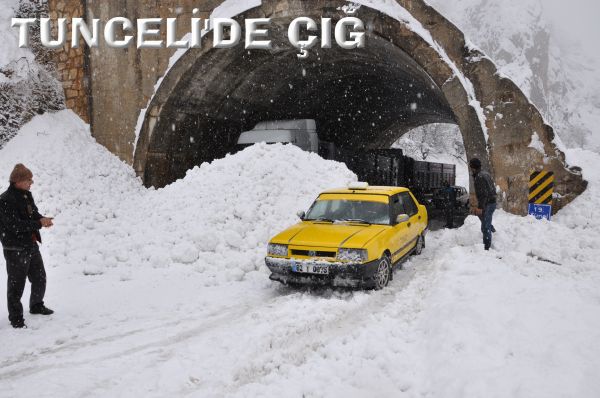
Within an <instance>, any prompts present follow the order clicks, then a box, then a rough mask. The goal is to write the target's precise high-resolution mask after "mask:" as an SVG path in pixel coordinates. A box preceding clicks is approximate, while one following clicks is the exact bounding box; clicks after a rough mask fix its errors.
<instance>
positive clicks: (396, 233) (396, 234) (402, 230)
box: [390, 194, 409, 262]
mask: <svg viewBox="0 0 600 398" xmlns="http://www.w3.org/2000/svg"><path fill="white" fill-rule="evenodd" d="M390 206H391V213H392V214H391V217H392V225H393V227H392V236H391V239H390V241H391V243H390V251H391V252H392V262H396V261H398V259H399V258H400V257H402V255H403V252H404V250H405V248H406V245H407V243H408V242H407V237H408V236H409V234H408V229H409V227H408V222H403V223H400V224H396V218H398V216H399V215H401V214H406V209H405V208H404V202H403V201H402V198H401V197H400V195H399V194H396V195H393V196H392V197H391V198H390Z"/></svg>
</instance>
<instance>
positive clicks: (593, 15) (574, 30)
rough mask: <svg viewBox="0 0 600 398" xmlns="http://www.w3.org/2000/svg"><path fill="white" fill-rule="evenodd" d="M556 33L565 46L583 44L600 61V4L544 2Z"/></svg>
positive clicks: (576, 0)
mask: <svg viewBox="0 0 600 398" xmlns="http://www.w3.org/2000/svg"><path fill="white" fill-rule="evenodd" d="M542 4H544V7H545V10H546V12H547V13H548V17H549V20H550V21H551V22H552V24H553V27H554V29H555V33H559V34H560V36H563V39H564V40H565V43H564V44H568V43H572V42H575V43H581V45H583V46H584V47H585V49H586V50H587V51H590V52H593V53H594V54H595V58H596V60H598V61H600V50H599V49H600V43H599V40H600V23H598V22H599V20H600V2H599V1H598V0H568V1H565V0H543V1H542Z"/></svg>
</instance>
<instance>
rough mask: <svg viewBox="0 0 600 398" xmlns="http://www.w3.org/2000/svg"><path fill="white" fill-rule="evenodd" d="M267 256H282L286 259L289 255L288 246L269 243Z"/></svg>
mask: <svg viewBox="0 0 600 398" xmlns="http://www.w3.org/2000/svg"><path fill="white" fill-rule="evenodd" d="M267 254H268V255H269V256H281V257H285V256H287V254H288V245H280V244H277V243H269V246H268V247H267Z"/></svg>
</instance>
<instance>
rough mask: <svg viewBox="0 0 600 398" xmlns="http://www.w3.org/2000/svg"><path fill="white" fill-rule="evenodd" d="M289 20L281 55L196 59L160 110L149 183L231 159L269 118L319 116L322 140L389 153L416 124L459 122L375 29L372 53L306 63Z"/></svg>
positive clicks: (317, 55)
mask: <svg viewBox="0 0 600 398" xmlns="http://www.w3.org/2000/svg"><path fill="white" fill-rule="evenodd" d="M341 16H343V15H341ZM339 17H340V15H339V14H338V15H337V18H339ZM290 20H291V19H290V18H275V19H273V20H272V22H271V24H270V27H269V31H270V34H269V38H270V39H271V40H272V41H273V49H272V50H250V51H249V50H246V49H244V46H243V45H238V46H237V47H235V48H232V49H216V48H210V49H209V50H207V51H206V52H205V53H204V54H203V55H202V56H200V57H197V59H195V60H194V62H191V63H190V65H189V68H187V69H186V70H185V73H183V74H182V75H181V76H180V77H179V78H178V79H177V83H176V84H175V85H174V86H173V88H172V90H171V92H170V95H168V97H166V98H165V101H164V103H163V104H161V106H160V116H159V117H157V118H156V121H155V126H154V128H153V129H152V130H153V132H152V136H151V139H150V141H149V142H148V143H147V152H146V156H145V167H144V171H143V180H144V183H145V185H147V186H154V187H162V186H165V185H167V184H169V183H171V182H173V181H175V180H177V179H179V178H182V177H183V176H184V175H185V173H186V171H187V170H189V169H191V168H193V167H194V166H196V165H200V164H202V163H203V162H210V161H212V160H214V159H217V158H221V157H224V156H225V155H226V154H227V153H231V152H233V151H234V150H235V146H236V143H237V139H238V137H239V135H240V134H241V133H242V132H243V131H247V130H251V129H252V128H253V127H254V126H255V125H256V124H257V123H258V122H261V121H266V120H289V119H314V120H315V121H316V123H317V132H318V134H319V139H320V140H323V141H328V142H333V143H334V144H335V145H336V147H337V148H340V149H348V150H361V149H367V148H368V149H375V148H390V146H391V145H392V144H393V143H394V142H395V141H397V140H398V138H399V137H401V136H402V134H404V133H406V132H407V131H409V130H410V129H412V128H414V127H417V126H421V125H425V124H429V123H456V122H457V121H456V117H455V115H454V113H453V111H452V109H451V107H450V105H449V104H448V101H447V99H446V98H445V96H444V93H443V92H442V90H441V89H440V87H439V86H438V85H437V84H436V82H435V81H434V80H433V79H432V77H431V76H430V75H429V74H428V73H427V72H426V71H425V70H424V69H423V68H422V67H421V66H420V65H419V64H418V63H417V62H416V61H415V60H414V59H413V58H412V57H411V56H409V55H408V54H407V53H406V52H405V51H403V50H402V49H401V48H400V47H399V46H397V45H395V44H394V43H393V42H391V41H390V40H388V39H386V38H384V37H381V36H380V35H378V34H377V33H376V32H373V31H372V30H369V29H367V38H366V46H365V48H361V49H353V50H346V49H342V48H341V47H339V46H335V45H334V46H333V47H332V48H328V49H321V48H318V47H314V48H313V49H311V50H310V55H309V57H308V58H307V59H299V58H298V57H297V54H298V50H297V49H296V48H294V47H292V46H291V45H290V44H289V40H288V38H287V26H288V25H289V22H290ZM317 20H318V19H317ZM193 51H194V50H190V51H189V52H193Z"/></svg>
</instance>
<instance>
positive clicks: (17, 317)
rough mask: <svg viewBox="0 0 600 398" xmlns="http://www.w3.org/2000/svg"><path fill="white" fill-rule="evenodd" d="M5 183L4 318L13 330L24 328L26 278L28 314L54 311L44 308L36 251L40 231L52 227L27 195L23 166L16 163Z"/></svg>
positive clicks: (0, 206) (0, 225) (29, 177)
mask: <svg viewBox="0 0 600 398" xmlns="http://www.w3.org/2000/svg"><path fill="white" fill-rule="evenodd" d="M9 181H10V186H9V188H8V189H7V190H6V192H4V193H3V194H2V195H0V241H1V242H2V247H3V249H4V258H5V259H6V271H7V273H8V286H7V301H8V319H9V321H10V323H11V325H12V326H13V327H14V328H25V327H27V326H26V325H25V321H24V319H23V305H22V304H21V297H22V296H23V290H24V289H25V280H26V279H27V278H29V281H30V282H31V297H30V299H29V312H30V313H31V314H41V315H50V314H52V313H53V312H54V311H52V310H51V309H49V308H46V306H44V294H45V292H46V271H45V270H44V262H43V260H42V255H41V254H40V250H39V248H38V242H40V243H41V242H42V238H41V235H40V229H41V228H50V227H51V226H52V225H53V224H52V219H51V218H48V217H43V216H42V215H40V213H38V209H37V207H36V206H35V202H34V201H33V196H32V195H31V192H30V188H31V184H33V174H32V173H31V171H30V170H29V169H28V168H27V167H25V166H24V165H22V164H17V165H16V166H15V168H14V170H13V171H12V173H11V174H10V180H9Z"/></svg>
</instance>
